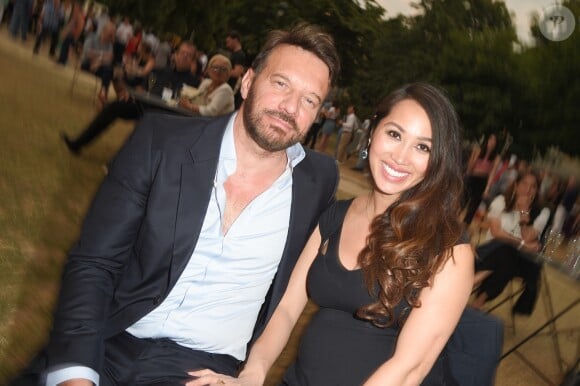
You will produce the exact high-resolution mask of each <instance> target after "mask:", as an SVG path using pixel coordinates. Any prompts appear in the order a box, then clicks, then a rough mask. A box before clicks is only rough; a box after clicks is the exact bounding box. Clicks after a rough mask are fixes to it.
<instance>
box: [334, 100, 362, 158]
mask: <svg viewBox="0 0 580 386" xmlns="http://www.w3.org/2000/svg"><path fill="white" fill-rule="evenodd" d="M357 121H358V118H357V116H356V114H355V111H354V106H353V105H349V106H348V107H347V109H346V118H345V120H344V122H342V127H341V130H342V133H341V135H340V141H339V142H338V146H337V151H336V160H337V161H338V163H339V164H341V163H343V162H344V161H346V156H347V154H346V148H347V146H348V144H349V143H350V141H351V140H352V136H353V134H354V130H355V129H356V126H357Z"/></svg>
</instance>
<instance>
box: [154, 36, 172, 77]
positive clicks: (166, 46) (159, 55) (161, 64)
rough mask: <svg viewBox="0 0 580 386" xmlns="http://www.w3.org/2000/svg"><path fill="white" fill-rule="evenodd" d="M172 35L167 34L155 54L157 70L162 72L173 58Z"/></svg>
mask: <svg viewBox="0 0 580 386" xmlns="http://www.w3.org/2000/svg"><path fill="white" fill-rule="evenodd" d="M170 41H171V34H169V33H166V34H165V36H164V37H163V39H162V40H161V42H160V43H159V46H158V47H157V51H156V52H155V70H160V69H163V68H165V67H167V65H169V58H170V57H171V44H170Z"/></svg>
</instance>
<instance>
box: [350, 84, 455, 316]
mask: <svg viewBox="0 0 580 386" xmlns="http://www.w3.org/2000/svg"><path fill="white" fill-rule="evenodd" d="M409 99H410V100H413V101H415V102H417V103H418V104H419V105H420V106H421V107H422V108H423V109H424V110H425V112H426V113H427V116H428V117H429V121H430V123H431V130H432V146H431V147H432V148H431V153H430V157H429V162H428V165H427V170H426V172H425V178H424V179H423V180H422V181H421V182H420V183H419V184H417V185H416V186H414V187H412V188H411V189H409V190H407V191H405V192H403V193H402V194H401V196H400V197H399V199H398V200H397V201H396V202H394V203H393V204H392V205H391V206H390V207H389V208H388V209H387V210H386V211H385V212H384V213H383V214H381V215H378V216H377V217H375V218H374V220H373V221H372V223H371V227H370V228H371V229H370V234H369V235H368V237H367V242H366V246H365V247H364V248H363V250H362V251H361V252H360V254H359V256H358V261H359V264H360V266H361V269H362V271H363V274H364V279H365V284H366V287H367V289H368V291H369V293H370V294H371V295H372V296H376V297H377V301H376V302H375V303H372V304H369V305H366V306H363V307H361V308H360V309H359V310H358V311H357V316H358V317H359V318H361V319H364V320H368V321H370V322H372V323H373V324H374V325H375V326H378V327H387V326H390V325H392V324H393V323H394V322H395V321H396V320H395V314H394V308H395V307H396V306H397V305H398V304H399V303H400V302H401V301H403V300H406V301H407V302H408V303H409V304H410V306H411V307H420V306H421V304H420V301H419V294H420V292H421V289H422V288H425V287H427V286H430V285H431V284H432V281H433V277H434V275H435V273H436V272H437V271H438V270H440V269H441V268H442V266H443V264H444V263H445V262H446V261H447V260H448V259H449V258H452V257H453V254H452V248H453V246H454V245H455V244H457V242H458V240H459V238H460V237H461V234H462V231H463V226H462V224H461V221H460V220H459V213H460V204H461V194H462V190H463V182H462V173H461V166H460V165H461V153H460V151H461V148H460V144H461V138H460V137H461V134H460V126H459V120H458V117H457V113H456V112H455V109H454V108H453V106H452V104H451V102H450V101H449V99H448V98H447V97H446V96H445V94H444V93H443V92H442V91H441V90H439V89H438V88H436V87H434V86H432V85H429V84H426V83H413V84H409V85H405V86H403V87H401V88H399V89H397V90H395V91H393V92H392V93H391V94H389V95H388V96H387V97H386V98H385V99H384V100H383V101H382V102H381V103H380V104H379V106H378V108H377V111H376V114H375V116H374V117H373V120H372V122H371V130H374V129H375V128H376V126H377V125H378V123H379V122H380V121H381V120H382V119H383V118H384V117H386V116H387V115H389V113H390V111H391V109H392V108H393V107H394V106H395V105H396V104H397V103H399V102H401V101H403V100H409ZM371 138H372V131H371ZM371 146H372V143H371ZM399 322H401V323H402V322H403V320H402V319H401V320H399Z"/></svg>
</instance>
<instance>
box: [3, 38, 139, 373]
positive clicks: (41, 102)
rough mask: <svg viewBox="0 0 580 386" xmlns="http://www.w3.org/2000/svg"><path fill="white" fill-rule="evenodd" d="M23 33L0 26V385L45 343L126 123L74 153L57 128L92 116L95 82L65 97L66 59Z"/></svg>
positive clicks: (82, 83)
mask: <svg viewBox="0 0 580 386" xmlns="http://www.w3.org/2000/svg"><path fill="white" fill-rule="evenodd" d="M30 40H32V39H29V42H28V43H27V45H25V46H24V45H22V44H21V43H20V42H15V41H12V40H11V39H10V38H9V37H8V34H7V33H6V29H5V28H4V27H3V28H2V29H1V30H0V74H1V78H2V87H0V101H1V102H0V138H2V140H1V142H0V144H1V145H0V165H1V167H0V282H1V283H2V285H1V286H0V384H4V383H5V382H6V379H7V378H8V377H10V376H11V375H13V374H14V372H15V371H17V370H18V369H19V368H20V367H22V366H23V365H24V364H26V363H27V361H28V359H29V358H30V356H31V355H33V354H34V353H35V352H36V351H37V350H38V348H39V346H41V345H42V344H43V343H44V341H45V339H46V336H47V332H48V328H49V323H50V318H51V314H52V307H53V305H54V299H55V296H56V293H57V291H58V288H57V287H58V284H59V282H60V280H59V276H60V271H61V268H62V262H63V260H64V257H65V255H66V251H67V250H68V249H69V248H70V246H71V245H72V243H73V242H74V241H75V239H76V238H77V236H78V231H79V228H80V224H81V221H82V218H83V216H84V213H85V212H86V210H87V207H88V205H89V203H90V201H91V198H92V196H93V194H94V192H95V190H96V188H97V187H98V185H99V183H100V181H101V180H102V178H103V176H104V165H105V164H106V163H107V162H108V161H109V160H110V159H111V158H112V157H113V156H114V154H115V153H116V151H117V150H118V148H119V146H120V145H121V144H122V143H123V142H124V140H125V139H126V137H127V135H128V134H129V133H130V131H131V128H132V125H131V124H128V123H123V122H120V123H118V124H115V125H114V126H113V127H112V128H111V130H110V131H109V132H107V133H106V134H105V135H104V136H103V137H102V138H100V139H99V140H98V141H97V142H96V143H95V144H94V145H93V146H92V147H90V148H89V149H87V151H86V153H84V154H83V156H82V157H74V156H72V155H71V154H70V153H69V152H68V150H67V149H66V148H65V146H64V145H63V143H62V142H61V141H60V132H61V131H66V132H68V133H70V134H73V135H74V134H76V133H78V132H80V131H81V130H82V129H83V127H84V125H86V123H88V122H89V121H90V119H91V118H92V117H93V116H94V114H95V107H94V105H93V96H92V92H93V90H94V83H93V81H91V80H90V79H87V78H84V77H81V78H80V80H79V82H78V83H77V85H76V87H75V92H74V95H73V96H71V95H70V85H71V79H72V64H69V66H68V67H67V68H61V67H57V66H56V65H55V64H54V63H53V62H52V61H50V60H49V59H48V57H47V55H46V52H45V51H41V54H40V55H39V56H37V57H33V56H32V48H31V44H32V42H31V41H30ZM43 48H46V47H43Z"/></svg>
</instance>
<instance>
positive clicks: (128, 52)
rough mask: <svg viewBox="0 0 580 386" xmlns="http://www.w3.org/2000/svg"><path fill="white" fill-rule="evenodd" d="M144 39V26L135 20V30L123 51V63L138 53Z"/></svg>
mask: <svg viewBox="0 0 580 386" xmlns="http://www.w3.org/2000/svg"><path fill="white" fill-rule="evenodd" d="M142 40H143V26H142V25H141V23H139V22H138V21H136V22H135V32H134V34H133V36H131V38H130V39H129V41H128V42H127V45H126V46H125V52H124V53H123V64H125V63H128V62H129V61H130V60H131V59H133V57H134V56H135V55H136V54H137V49H138V48H139V44H141V41H142Z"/></svg>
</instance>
